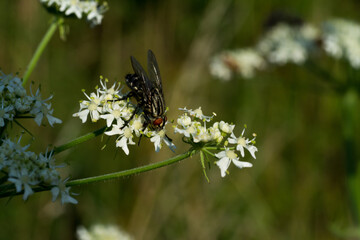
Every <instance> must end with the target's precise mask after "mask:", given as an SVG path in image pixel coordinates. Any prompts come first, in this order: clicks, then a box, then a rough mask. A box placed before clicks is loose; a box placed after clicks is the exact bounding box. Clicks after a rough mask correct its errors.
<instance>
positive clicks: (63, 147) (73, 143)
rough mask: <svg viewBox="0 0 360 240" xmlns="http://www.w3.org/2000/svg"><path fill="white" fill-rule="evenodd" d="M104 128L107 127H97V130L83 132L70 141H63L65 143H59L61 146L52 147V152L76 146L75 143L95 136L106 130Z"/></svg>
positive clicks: (55, 152)
mask: <svg viewBox="0 0 360 240" xmlns="http://www.w3.org/2000/svg"><path fill="white" fill-rule="evenodd" d="M106 129H107V127H103V128H100V129H98V130H96V131H94V132H91V133H87V134H85V135H83V136H81V137H78V138H76V139H74V140H72V141H70V142H68V143H65V144H63V145H61V146H58V147H55V148H54V154H57V153H60V152H62V151H65V150H67V149H69V148H72V147H74V146H76V145H78V144H80V143H83V142H86V141H88V140H90V139H92V138H95V137H97V136H99V135H101V134H103V133H104V132H105V131H106Z"/></svg>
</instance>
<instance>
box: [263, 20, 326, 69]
mask: <svg viewBox="0 0 360 240" xmlns="http://www.w3.org/2000/svg"><path fill="white" fill-rule="evenodd" d="M318 38H319V31H318V29H317V28H315V27H314V26H312V25H310V24H302V25H300V26H290V25H288V24H283V23H281V24H278V25H276V26H275V27H273V28H272V29H270V30H269V31H268V32H267V33H266V34H265V36H264V37H263V39H262V40H261V41H260V42H259V43H258V46H257V48H258V51H259V52H260V54H261V55H263V56H265V57H266V59H267V60H268V61H269V62H270V63H272V64H278V65H283V64H286V63H295V64H302V63H304V62H305V61H306V60H307V58H308V55H309V54H310V53H311V51H312V50H314V49H315V48H316V41H317V39H318Z"/></svg>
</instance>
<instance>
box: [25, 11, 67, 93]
mask: <svg viewBox="0 0 360 240" xmlns="http://www.w3.org/2000/svg"><path fill="white" fill-rule="evenodd" d="M62 21H63V19H62V18H58V17H55V18H54V20H53V21H52V23H51V25H50V26H49V28H48V30H47V32H46V33H45V35H44V37H43V39H42V40H41V42H40V43H39V45H38V47H37V48H36V51H35V53H34V55H33V57H32V58H31V60H30V62H29V64H28V66H27V67H26V71H25V73H24V76H23V83H22V85H23V86H25V85H26V82H27V81H28V79H29V77H30V75H31V73H32V71H33V70H34V68H35V67H36V64H37V62H38V61H39V58H40V56H41V54H42V53H43V52H44V50H45V48H46V45H47V44H48V43H49V41H50V39H51V37H52V36H53V35H54V33H55V31H56V29H57V27H58V26H59V25H60V24H61V23H62Z"/></svg>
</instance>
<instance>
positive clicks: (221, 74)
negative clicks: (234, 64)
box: [209, 54, 233, 81]
mask: <svg viewBox="0 0 360 240" xmlns="http://www.w3.org/2000/svg"><path fill="white" fill-rule="evenodd" d="M221 55H222V54H220V55H218V56H215V57H213V59H212V60H211V61H210V65H209V69H210V74H211V75H213V76H214V77H216V78H219V79H221V80H224V81H229V80H230V79H231V77H232V76H233V73H232V70H231V68H229V66H228V65H227V64H226V63H225V61H224V60H223V57H221Z"/></svg>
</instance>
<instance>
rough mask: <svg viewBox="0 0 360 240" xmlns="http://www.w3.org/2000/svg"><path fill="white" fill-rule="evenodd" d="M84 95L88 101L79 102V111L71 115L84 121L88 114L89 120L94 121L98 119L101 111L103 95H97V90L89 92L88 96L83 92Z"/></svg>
mask: <svg viewBox="0 0 360 240" xmlns="http://www.w3.org/2000/svg"><path fill="white" fill-rule="evenodd" d="M84 95H85V96H86V97H87V98H88V99H89V100H90V101H82V102H80V111H79V112H78V113H74V114H73V117H79V118H80V119H81V121H82V122H83V123H84V122H86V120H87V116H88V115H89V114H90V118H91V121H93V122H96V121H97V120H99V118H100V114H101V113H102V107H101V105H102V103H103V95H99V91H96V93H91V94H90V96H88V95H87V94H86V93H85V92H84ZM82 109H84V110H82Z"/></svg>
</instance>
